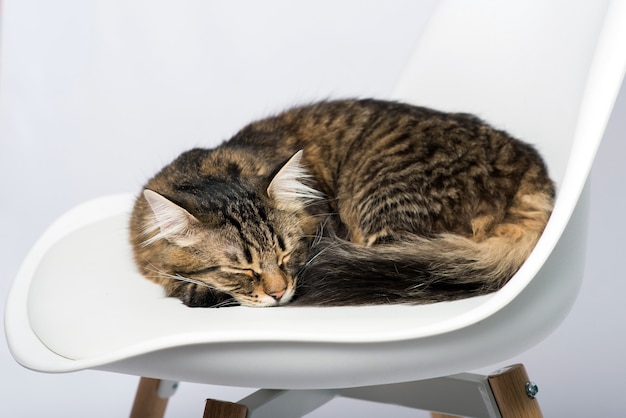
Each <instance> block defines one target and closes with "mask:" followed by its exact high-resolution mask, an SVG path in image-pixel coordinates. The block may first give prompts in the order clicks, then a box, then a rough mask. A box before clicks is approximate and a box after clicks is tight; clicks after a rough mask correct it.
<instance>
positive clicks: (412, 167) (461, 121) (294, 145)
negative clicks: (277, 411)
mask: <svg viewBox="0 0 626 418" xmlns="http://www.w3.org/2000/svg"><path fill="white" fill-rule="evenodd" d="M145 190H146V191H144V193H142V194H140V195H139V196H138V198H137V200H136V204H135V208H134V211H133V215H132V218H131V225H130V226H131V233H130V237H131V242H132V244H133V248H134V251H135V261H136V263H137V265H138V267H139V269H140V270H141V272H142V273H143V274H144V275H145V276H146V277H148V278H150V279H152V280H155V281H156V282H158V283H161V284H162V285H163V286H164V288H165V290H166V293H167V294H168V295H169V296H174V297H179V298H180V299H181V300H182V301H183V302H184V303H186V304H187V305H189V306H227V305H230V304H244V305H250V306H274V305H282V304H286V303H288V302H293V304H296V305H315V306H321V305H324V306H331V305H359V304H380V303H430V302H435V301H444V300H453V299H458V298H463V297H469V296H474V295H480V294H485V293H489V292H493V291H495V290H497V289H499V288H501V287H502V286H503V285H504V284H505V283H506V282H507V281H508V280H509V279H510V278H511V276H512V275H513V274H514V273H515V272H516V271H517V270H518V269H519V267H520V266H521V264H522V263H523V262H524V260H525V259H526V257H527V256H528V255H529V254H530V252H531V251H532V248H533V247H534V245H535V244H536V242H537V240H538V238H539V236H540V235H541V233H542V231H543V228H544V227H545V225H546V222H547V220H548V218H549V216H550V213H551V210H552V205H553V198H554V186H553V183H552V181H551V180H550V178H549V177H548V174H547V169H546V167H545V165H544V163H543V161H542V160H541V158H540V156H539V155H538V153H537V152H536V151H535V150H534V148H533V147H532V146H530V145H528V144H526V143H523V142H521V141H519V140H517V139H514V138H512V137H510V136H509V135H508V134H507V133H505V132H503V131H501V130H497V129H495V128H493V127H491V126H489V125H487V124H485V123H484V122H482V121H481V120H479V119H478V118H476V117H475V116H472V115H468V114H448V113H442V112H438V111H435V110H432V109H427V108H421V107H415V106H409V105H406V104H402V103H395V102H386V101H377V100H342V101H329V102H319V103H315V104H312V105H308V106H302V107H297V108H294V109H291V110H288V111H286V112H283V113H281V114H279V115H277V116H273V117H270V118H266V119H263V120H261V121H258V122H254V123H252V124H250V125H248V126H246V127H245V128H243V129H242V130H241V131H240V132H239V133H237V134H236V135H235V136H234V137H233V138H231V139H230V140H229V141H226V142H224V143H223V144H222V145H220V146H219V147H217V148H215V149H194V150H191V151H188V152H186V153H183V154H182V155H181V156H180V157H179V158H177V159H176V160H175V161H173V162H172V163H171V164H169V165H168V166H166V167H165V168H164V169H163V170H161V171H160V172H159V173H158V174H157V175H156V176H155V177H153V178H152V179H151V180H150V181H149V182H148V183H147V184H146V186H145Z"/></svg>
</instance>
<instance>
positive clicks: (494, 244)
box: [293, 225, 543, 306]
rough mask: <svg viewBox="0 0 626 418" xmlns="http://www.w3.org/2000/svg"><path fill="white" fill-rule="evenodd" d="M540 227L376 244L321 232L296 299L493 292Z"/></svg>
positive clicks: (321, 302)
mask: <svg viewBox="0 0 626 418" xmlns="http://www.w3.org/2000/svg"><path fill="white" fill-rule="evenodd" d="M542 230H543V225H542V226H541V227H540V228H535V229H530V230H529V229H523V228H520V227H516V226H514V225H508V229H507V228H505V230H501V231H500V233H501V234H499V235H497V236H494V235H492V236H490V237H488V238H485V239H483V240H482V241H478V242H477V241H475V240H473V239H469V238H465V237H462V236H459V235H454V234H443V235H439V236H438V237H436V238H434V239H425V238H420V237H411V238H410V239H408V240H407V239H403V240H402V241H401V242H397V243H389V244H379V245H373V246H370V247H366V246H362V245H357V244H354V243H351V242H349V241H345V240H341V239H338V238H334V237H329V238H322V239H320V240H319V241H318V243H317V244H316V245H315V246H314V251H313V253H312V255H311V256H310V258H309V261H308V263H307V264H306V265H305V266H304V268H303V269H302V271H301V273H300V275H299V278H298V287H297V289H298V290H297V292H296V297H295V299H294V301H293V304H294V305H299V306H342V305H372V304H384V303H406V304H424V303H433V302H441V301H450V300H455V299H461V298H467V297H471V296H478V295H483V294H487V293H491V292H493V291H496V290H498V289H500V288H501V287H502V286H504V284H506V282H507V281H508V280H509V279H510V278H511V277H512V276H513V275H514V274H515V272H517V270H518V269H519V267H520V266H521V265H522V264H523V262H524V261H525V260H526V258H527V257H528V255H529V254H530V252H531V251H532V249H533V248H534V246H535V244H536V242H537V240H538V239H539V236H540V235H541V232H542Z"/></svg>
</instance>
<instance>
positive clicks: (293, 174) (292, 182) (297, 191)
mask: <svg viewBox="0 0 626 418" xmlns="http://www.w3.org/2000/svg"><path fill="white" fill-rule="evenodd" d="M301 159H302V150H300V151H298V152H296V153H295V154H294V155H293V156H292V157H291V158H290V159H289V161H287V162H286V163H285V165H284V166H283V167H282V168H281V169H280V171H279V172H278V173H276V175H275V176H274V178H273V179H272V182H271V183H270V185H269V187H268V188H267V194H268V196H269V197H270V198H272V199H274V200H275V201H276V202H277V204H278V208H279V209H284V210H300V209H302V208H303V207H304V206H305V205H306V204H307V203H310V202H311V201H313V200H316V199H320V198H322V193H321V192H319V191H317V190H315V189H313V188H312V187H309V186H307V185H306V184H303V183H302V182H300V180H299V179H306V178H309V177H310V175H309V174H308V173H307V172H306V169H305V168H304V167H303V166H302V164H300V160H301Z"/></svg>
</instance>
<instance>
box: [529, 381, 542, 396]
mask: <svg viewBox="0 0 626 418" xmlns="http://www.w3.org/2000/svg"><path fill="white" fill-rule="evenodd" d="M538 392H539V386H537V384H536V383H535V382H526V395H527V396H528V397H529V398H530V399H535V396H537V393H538Z"/></svg>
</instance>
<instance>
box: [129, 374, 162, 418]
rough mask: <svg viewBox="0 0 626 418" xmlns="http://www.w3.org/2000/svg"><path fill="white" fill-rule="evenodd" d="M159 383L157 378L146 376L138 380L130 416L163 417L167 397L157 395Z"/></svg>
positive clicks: (144, 417)
mask: <svg viewBox="0 0 626 418" xmlns="http://www.w3.org/2000/svg"><path fill="white" fill-rule="evenodd" d="M160 383H161V381H160V380H159V379H151V378H148V377H142V378H141V380H139V386H138V387H137V394H136V395H135V402H134V403H133V409H132V410H131V412H130V418H163V416H164V415H165V408H166V407H167V401H168V400H169V399H168V398H161V397H159V384H160Z"/></svg>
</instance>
